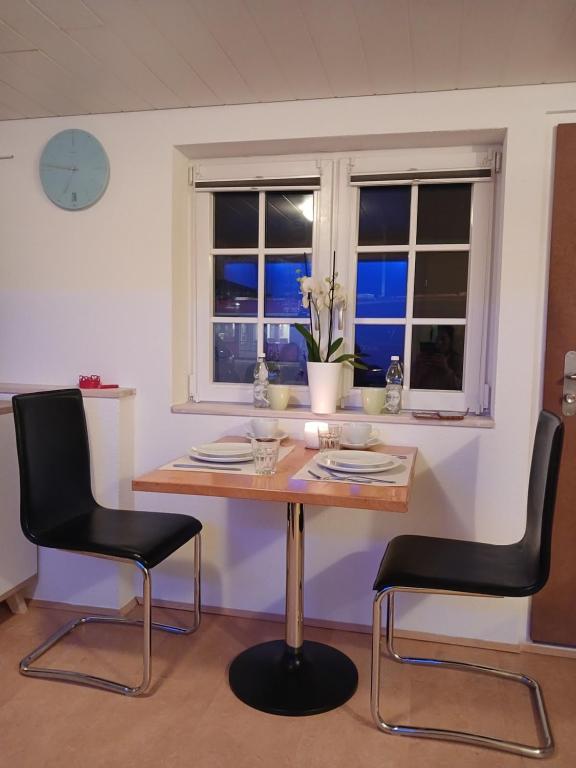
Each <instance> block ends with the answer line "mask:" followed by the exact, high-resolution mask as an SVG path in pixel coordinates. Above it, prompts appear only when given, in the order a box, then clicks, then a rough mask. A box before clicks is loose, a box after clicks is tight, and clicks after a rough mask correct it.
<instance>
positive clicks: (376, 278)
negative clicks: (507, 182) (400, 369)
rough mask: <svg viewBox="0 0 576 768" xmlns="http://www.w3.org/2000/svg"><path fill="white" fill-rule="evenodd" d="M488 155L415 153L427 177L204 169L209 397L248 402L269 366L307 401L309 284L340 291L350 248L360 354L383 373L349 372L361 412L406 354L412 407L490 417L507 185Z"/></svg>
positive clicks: (200, 267)
mask: <svg viewBox="0 0 576 768" xmlns="http://www.w3.org/2000/svg"><path fill="white" fill-rule="evenodd" d="M478 154H479V153H478V152H474V151H472V150H469V151H466V152H465V153H464V155H463V152H462V150H460V151H455V150H452V151H451V152H450V153H448V152H447V151H446V150H433V151H432V150H427V151H423V150H420V151H419V152H418V151H415V152H414V153H411V155H412V157H411V158H410V159H411V161H412V163H413V162H414V160H416V161H418V160H419V161H420V163H421V165H420V164H419V166H418V171H406V170H404V168H406V167H410V166H409V165H405V166H404V168H402V166H401V165H400V163H402V162H405V163H406V162H410V160H408V161H406V160H403V158H404V157H410V156H409V155H408V154H407V153H406V152H404V153H398V152H396V153H392V152H383V153H380V154H378V155H373V154H370V155H368V154H358V155H357V156H355V157H354V158H350V157H342V156H336V155H334V156H330V157H328V158H326V159H323V160H322V161H321V162H316V160H307V159H306V160H302V161H282V160H276V161H275V160H270V161H265V160H262V161H258V162H256V161H247V160H245V161H238V163H237V164H235V163H230V164H224V163H222V164H219V163H218V162H214V163H212V164H211V163H205V164H203V165H202V166H201V167H200V168H197V169H195V173H196V174H197V176H196V179H197V180H196V185H195V192H196V194H195V223H196V240H195V242H196V248H195V256H196V275H197V318H196V329H197V334H196V345H197V375H196V382H197V384H196V396H197V398H198V399H203V400H210V399H221V400H228V401H243V402H249V401H250V400H251V392H252V374H253V368H254V363H255V360H256V357H257V354H259V353H261V352H264V353H265V354H266V358H267V360H268V362H269V365H270V368H271V373H272V376H273V377H275V378H276V379H277V380H278V381H280V382H281V383H286V384H291V385H293V392H294V393H295V395H296V399H297V400H298V401H299V402H301V403H306V402H307V387H306V384H307V379H306V348H305V344H304V341H303V339H302V337H301V336H300V334H299V333H298V332H297V330H296V329H295V327H294V324H295V323H297V322H302V323H308V322H309V320H308V314H307V312H306V310H304V308H303V307H302V306H301V301H300V299H301V297H300V295H299V293H298V283H297V277H299V276H302V275H308V274H313V275H315V276H317V277H319V278H320V279H322V278H323V277H325V276H326V275H327V274H328V273H329V265H330V254H331V252H332V250H336V253H337V260H338V262H337V269H338V271H339V275H340V279H341V282H343V283H344V285H345V287H346V289H347V293H348V296H349V303H348V308H347V310H346V318H345V322H344V336H345V341H346V348H347V351H351V350H354V351H356V352H360V353H362V354H363V355H364V360H365V362H367V363H368V364H369V366H370V370H369V371H363V370H359V369H355V370H352V369H351V368H349V369H347V370H346V374H345V378H346V389H347V391H348V392H349V394H348V396H347V398H346V402H347V404H349V405H359V404H360V399H361V398H360V394H361V393H360V388H362V387H366V386H384V385H385V373H386V368H387V366H388V364H389V361H390V356H391V355H393V354H397V355H399V356H400V358H401V360H402V361H403V364H404V370H405V395H404V407H407V408H441V409H458V410H460V409H462V410H464V409H465V408H467V407H468V408H470V409H471V410H472V411H476V412H480V411H481V410H482V407H483V403H482V397H483V393H484V356H485V351H484V336H485V331H484V329H485V325H486V317H485V292H486V290H487V274H488V262H489V253H490V228H491V210H492V195H493V184H492V174H491V170H490V168H489V167H488V159H489V158H490V154H491V153H490V152H487V151H486V150H484V151H483V152H482V153H480V154H481V157H480V158H479V157H478ZM415 156H416V157H415ZM390 164H391V165H392V170H391V169H390ZM434 164H435V165H434ZM442 164H444V167H443V168H442V170H440V171H438V170H436V169H437V168H438V167H442ZM394 165H396V167H398V166H400V168H402V170H394ZM427 166H428V167H427ZM463 168H464V170H462V169H463ZM258 171H262V173H259V172H258Z"/></svg>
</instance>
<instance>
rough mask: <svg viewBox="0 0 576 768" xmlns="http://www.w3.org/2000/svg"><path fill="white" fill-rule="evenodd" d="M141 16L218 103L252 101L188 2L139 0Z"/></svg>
mask: <svg viewBox="0 0 576 768" xmlns="http://www.w3.org/2000/svg"><path fill="white" fill-rule="evenodd" d="M138 5H139V7H140V9H141V10H142V12H143V13H145V14H146V15H147V16H148V18H149V19H150V20H151V21H152V22H153V23H154V24H155V25H156V27H157V28H158V30H159V31H160V32H161V33H162V34H163V35H164V37H165V38H166V40H168V41H169V43H170V45H172V46H173V47H174V48H175V49H176V50H177V51H178V53H179V54H180V55H181V56H182V58H183V59H185V60H186V61H187V62H188V64H189V65H190V66H191V67H192V69H193V70H194V71H195V72H196V73H197V74H198V76H199V77H200V78H201V79H202V80H203V81H204V82H205V83H206V84H207V85H208V86H209V88H210V89H211V90H212V91H213V93H214V94H216V97H217V100H218V102H219V103H221V104H239V103H246V102H251V101H255V96H254V94H253V93H252V91H251V90H250V88H249V87H248V85H247V84H246V82H245V80H244V79H243V77H242V75H241V74H240V72H239V71H238V70H237V69H236V67H235V66H234V64H233V63H232V62H231V61H230V58H229V57H228V55H227V53H226V51H225V50H224V49H223V48H222V47H221V46H220V44H219V43H218V42H217V41H216V39H215V38H214V37H213V36H212V34H211V33H210V31H209V29H208V27H206V25H205V24H204V22H203V21H202V19H201V18H200V16H199V15H198V14H197V13H196V12H195V11H194V9H193V8H192V7H191V6H190V5H189V4H188V2H187V0H167V2H164V3H159V2H158V0H139V2H138Z"/></svg>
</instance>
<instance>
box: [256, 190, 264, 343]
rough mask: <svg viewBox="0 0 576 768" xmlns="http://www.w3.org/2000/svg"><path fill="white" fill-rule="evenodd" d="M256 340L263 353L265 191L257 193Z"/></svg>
mask: <svg viewBox="0 0 576 768" xmlns="http://www.w3.org/2000/svg"><path fill="white" fill-rule="evenodd" d="M258 203H259V205H258V340H257V354H258V355H262V354H264V289H265V258H266V257H265V255H264V252H265V248H264V246H265V244H266V240H265V237H266V192H260V193H259V194H258Z"/></svg>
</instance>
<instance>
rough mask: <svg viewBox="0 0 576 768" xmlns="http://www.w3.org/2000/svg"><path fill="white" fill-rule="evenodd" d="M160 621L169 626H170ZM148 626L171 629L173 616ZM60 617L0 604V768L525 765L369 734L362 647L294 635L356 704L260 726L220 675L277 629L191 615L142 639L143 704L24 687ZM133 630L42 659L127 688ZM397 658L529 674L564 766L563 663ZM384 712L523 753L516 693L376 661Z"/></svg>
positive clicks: (491, 683) (342, 639)
mask: <svg viewBox="0 0 576 768" xmlns="http://www.w3.org/2000/svg"><path fill="white" fill-rule="evenodd" d="M170 614H171V615H170ZM158 615H159V616H162V617H163V618H169V619H170V620H174V621H183V620H184V619H187V618H188V615H187V614H185V613H183V612H180V611H172V612H169V611H161V612H160V611H159V612H158ZM69 618H70V614H69V613H64V612H62V611H56V610H48V609H45V608H44V609H43V608H33V609H32V610H30V611H29V612H28V613H27V614H25V615H21V616H17V615H11V614H10V613H9V612H8V610H7V609H6V608H5V607H4V606H0V681H1V682H0V765H1V766H3V767H4V766H6V768H8V767H9V768H44V767H45V768H51V767H52V766H54V767H55V768H56V766H57V767H58V768H63V767H64V766H66V768H68V767H70V768H76V766H78V767H79V768H80V766H81V767H82V768H86V767H88V768H92V767H93V766H94V767H95V766H98V767H100V766H101V767H102V768H116V766H119V767H120V766H121V767H122V768H131V767H132V766H134V767H136V766H138V768H147V767H148V766H150V767H152V766H154V768H158V767H159V766H160V767H164V766H167V767H169V768H180V766H182V767H183V768H184V766H185V767H186V768H192V766H194V768H260V767H261V766H262V767H265V768H284V767H285V768H320V767H322V768H324V767H326V768H355V767H356V766H359V767H360V768H420V766H422V768H424V767H425V768H437V767H438V768H440V766H442V768H445V767H446V766H448V767H451V766H455V767H457V768H477V767H478V766H487V767H488V768H501V767H502V768H507V767H508V766H510V768H514V767H518V768H526V766H528V765H532V766H533V765H535V764H536V761H533V760H528V759H525V758H519V757H515V756H513V755H506V754H501V753H498V752H492V751H488V750H480V749H475V748H471V747H464V746H460V745H457V744H447V743H442V742H431V741H424V740H419V739H407V738H400V737H395V736H388V735H386V734H383V733H380V732H379V731H378V730H376V729H375V727H374V726H373V724H372V721H371V719H370V711H369V655H370V653H369V651H370V639H369V636H368V635H362V634H356V633H352V632H336V631H330V630H321V629H312V628H310V629H307V630H306V637H307V638H308V639H312V640H319V641H325V642H329V643H331V644H333V645H334V646H336V647H338V648H340V649H341V650H343V651H344V652H346V653H347V654H349V656H350V657H351V658H352V659H353V660H354V661H355V663H356V664H357V666H358V671H359V675H360V684H359V689H358V692H357V693H356V695H355V696H354V697H353V698H352V699H351V700H350V701H349V702H348V704H346V705H345V706H343V707H341V708H340V709H338V710H335V711H333V712H328V713H326V714H324V715H317V716H314V717H305V718H284V717H276V716H274V715H267V714H264V713H261V712H257V711H255V710H252V709H250V708H249V707H246V706H245V705H244V704H242V703H241V702H240V701H238V700H237V699H236V698H235V697H234V696H233V694H232V693H231V692H230V689H229V688H228V684H227V675H226V670H227V666H228V664H229V662H230V660H231V659H233V658H234V656H235V655H236V654H237V653H238V652H239V651H241V650H242V649H243V648H246V647H247V646H249V645H251V644H253V643H255V642H260V641H264V640H268V639H273V638H276V637H278V636H279V634H280V633H281V625H278V624H274V623H269V622H264V621H255V620H248V619H231V618H225V617H221V616H213V615H205V616H204V617H203V622H202V627H201V629H200V631H199V633H198V634H196V635H194V636H192V637H178V636H173V635H167V634H165V633H158V632H155V633H154V645H153V654H154V666H153V684H152V689H151V693H150V694H149V695H146V696H145V697H142V698H139V699H130V698H126V697H123V696H119V695H116V694H111V693H105V692H101V691H98V690H91V689H87V688H83V687H80V686H74V685H69V684H65V683H57V682H49V681H46V680H34V679H30V678H24V677H22V676H20V675H19V674H18V671H17V669H18V661H19V659H20V657H22V656H24V655H25V654H26V653H28V652H29V651H30V650H32V648H33V647H35V646H36V645H37V644H38V643H39V642H40V641H41V640H43V639H45V638H46V637H47V635H48V634H49V633H50V632H51V631H53V630H54V629H55V628H56V627H57V626H59V624H61V623H63V622H64V621H67V620H68V619H69ZM138 640H139V636H138V631H137V630H136V629H133V628H127V627H110V626H108V627H107V626H102V625H101V626H98V625H92V626H85V627H83V628H81V629H80V630H79V631H77V634H76V635H75V637H69V638H67V639H66V640H64V641H62V643H61V644H60V646H58V647H56V648H54V649H52V650H51V651H50V653H49V654H47V656H46V657H45V659H46V665H48V666H51V665H54V666H58V665H63V666H64V665H66V666H69V667H75V668H81V669H82V670H83V671H89V672H91V673H94V674H101V675H102V674H103V675H106V676H110V677H115V678H117V679H118V678H120V679H122V680H124V681H125V682H129V683H132V682H135V681H136V677H137V670H138V661H139V654H138V653H137V652H136V651H135V649H136V648H139V644H138ZM399 648H400V650H401V651H402V652H408V653H416V654H421V655H428V654H431V655H433V654H436V655H438V656H439V657H443V658H447V657H451V658H457V659H468V660H474V661H477V662H479V663H485V664H490V665H495V666H503V667H507V668H509V669H513V670H521V671H523V672H526V673H528V674H530V675H534V676H535V677H536V678H537V679H539V681H540V682H541V684H542V688H543V691H544V695H545V698H546V701H547V704H548V709H549V713H550V719H551V722H552V727H553V731H554V736H555V738H556V743H557V750H556V754H555V755H554V756H553V757H552V758H551V759H549V760H548V761H546V765H547V766H549V767H550V768H560V766H562V767H563V768H564V767H565V768H569V767H570V768H572V766H574V765H576V757H575V755H576V660H573V659H565V658H558V657H547V656H539V655H533V654H512V653H504V652H496V651H487V650H474V649H470V648H460V647H457V646H447V645H441V644H434V643H425V642H417V641H408V640H404V641H401V642H400V643H399ZM383 675H384V698H383V702H384V707H383V710H384V714H385V715H386V716H388V717H389V718H390V719H392V720H397V721H401V722H410V723H414V724H425V725H431V726H444V727H454V728H458V729H476V730H479V731H481V732H484V733H490V734H492V735H500V736H503V737H507V738H512V739H517V740H522V739H526V740H531V741H534V739H535V737H536V734H535V728H534V724H533V719H532V711H531V706H530V701H529V696H528V694H527V692H525V691H524V690H523V689H522V687H520V686H516V685H514V684H506V683H504V682H501V681H498V680H491V679H489V678H485V677H482V676H472V677H469V676H467V677H464V676H463V675H462V674H459V673H458V672H454V671H444V670H438V669H417V668H412V667H401V666H400V665H398V664H394V663H392V662H389V661H384V663H383Z"/></svg>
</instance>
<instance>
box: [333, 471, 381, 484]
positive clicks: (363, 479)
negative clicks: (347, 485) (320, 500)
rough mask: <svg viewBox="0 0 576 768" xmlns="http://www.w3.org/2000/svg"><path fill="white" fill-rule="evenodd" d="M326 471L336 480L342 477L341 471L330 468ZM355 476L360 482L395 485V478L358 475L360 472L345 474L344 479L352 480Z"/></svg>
mask: <svg viewBox="0 0 576 768" xmlns="http://www.w3.org/2000/svg"><path fill="white" fill-rule="evenodd" d="M326 472H328V474H329V475H330V476H331V477H334V478H335V479H336V480H339V479H340V478H341V477H343V473H342V472H335V471H334V470H332V469H327V470H326ZM356 478H358V480H359V481H361V482H369V483H386V484H388V485H396V480H385V479H384V478H383V477H371V476H370V477H369V476H368V475H360V474H358V475H356V474H353V475H346V476H345V479H346V480H354V481H355V480H356Z"/></svg>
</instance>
